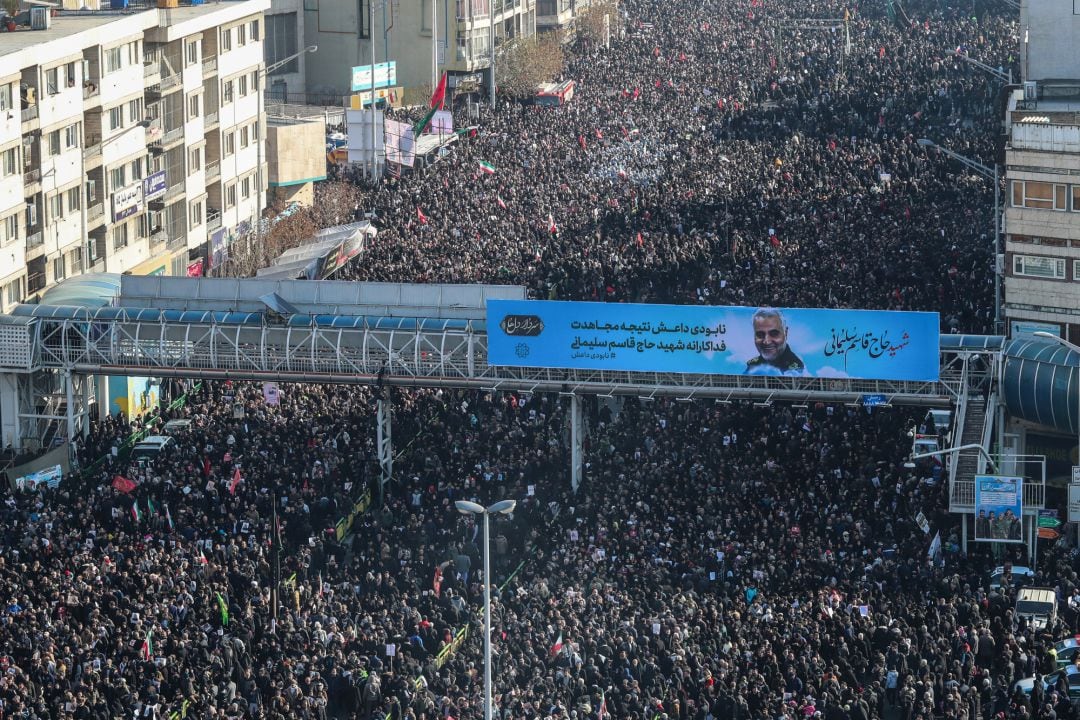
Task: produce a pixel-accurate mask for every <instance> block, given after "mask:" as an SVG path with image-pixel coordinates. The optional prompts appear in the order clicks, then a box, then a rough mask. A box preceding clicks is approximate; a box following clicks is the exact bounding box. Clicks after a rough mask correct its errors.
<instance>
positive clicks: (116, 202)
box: [0, 0, 270, 309]
mask: <svg viewBox="0 0 1080 720" xmlns="http://www.w3.org/2000/svg"><path fill="white" fill-rule="evenodd" d="M269 2H270V0H240V1H237V2H221V3H216V4H212V5H192V6H186V7H179V8H175V9H156V8H155V9H147V10H144V11H141V12H130V11H129V12H125V13H119V12H110V11H101V12H73V13H68V12H61V13H60V14H59V15H58V16H55V17H53V18H51V26H50V27H48V28H47V29H43V30H20V31H17V32H14V33H6V34H5V35H4V40H3V42H0V307H2V308H4V309H7V308H8V307H10V306H11V305H12V304H14V303H16V302H19V301H21V300H23V299H24V298H27V297H30V296H32V295H34V294H36V293H38V292H40V291H41V290H43V289H44V288H45V287H47V286H48V285H51V284H52V283H55V282H57V281H59V280H62V279H64V278H65V277H69V276H71V275H76V274H79V273H82V272H89V271H106V272H134V273H141V274H180V275H182V274H184V272H185V271H186V268H187V266H188V263H189V261H190V259H192V258H193V257H201V256H202V255H204V254H205V253H206V252H207V247H208V245H209V244H210V243H211V241H217V242H221V241H222V238H224V237H227V235H228V234H229V233H230V232H232V233H238V232H242V231H243V229H244V226H245V223H250V222H251V221H253V220H254V219H256V218H257V217H258V214H259V212H260V209H261V208H262V207H263V206H264V204H265V202H264V197H265V195H264V192H265V184H266V180H265V179H266V172H265V164H266V161H265V158H264V157H263V155H264V153H263V135H264V133H263V132H262V131H261V127H262V126H263V125H262V124H261V123H260V122H259V120H260V117H261V115H260V112H261V99H260V90H261V86H262V84H263V77H262V61H263V46H262V37H263V12H264V10H266V9H267V8H268V7H269ZM260 162H261V164H262V168H263V169H262V172H260V171H259V168H260Z"/></svg>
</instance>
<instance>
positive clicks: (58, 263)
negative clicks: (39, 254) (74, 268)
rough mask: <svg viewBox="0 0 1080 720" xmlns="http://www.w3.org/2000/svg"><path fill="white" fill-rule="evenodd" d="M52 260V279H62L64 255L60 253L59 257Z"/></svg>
mask: <svg viewBox="0 0 1080 720" xmlns="http://www.w3.org/2000/svg"><path fill="white" fill-rule="evenodd" d="M52 262H53V266H52V268H53V280H63V279H64V256H63V255H61V256H60V257H58V258H56V259H55V260H53V261H52Z"/></svg>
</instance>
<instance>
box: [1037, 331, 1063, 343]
mask: <svg viewBox="0 0 1080 720" xmlns="http://www.w3.org/2000/svg"><path fill="white" fill-rule="evenodd" d="M1031 334H1032V335H1034V336H1035V337H1041V338H1046V339H1047V340H1055V341H1056V340H1057V339H1058V336H1057V335H1054V334H1053V333H1048V332H1046V331H1045V330H1036V331H1035V332H1033V333H1031Z"/></svg>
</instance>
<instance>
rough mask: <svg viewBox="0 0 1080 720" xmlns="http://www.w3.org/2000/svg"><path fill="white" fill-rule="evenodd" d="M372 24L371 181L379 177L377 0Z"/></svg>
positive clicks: (370, 4)
mask: <svg viewBox="0 0 1080 720" xmlns="http://www.w3.org/2000/svg"><path fill="white" fill-rule="evenodd" d="M368 8H369V9H370V15H371V25H370V26H369V27H368V38H369V39H370V40H371V105H370V108H371V182H373V183H374V182H375V181H376V180H377V179H378V168H379V152H378V149H377V148H376V147H375V0H368Z"/></svg>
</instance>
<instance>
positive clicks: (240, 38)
mask: <svg viewBox="0 0 1080 720" xmlns="http://www.w3.org/2000/svg"><path fill="white" fill-rule="evenodd" d="M236 45H237V47H244V46H245V45H247V26H246V25H237V26H236Z"/></svg>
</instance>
